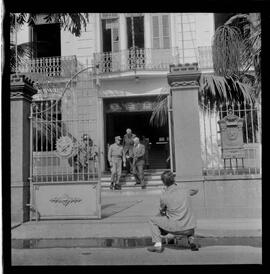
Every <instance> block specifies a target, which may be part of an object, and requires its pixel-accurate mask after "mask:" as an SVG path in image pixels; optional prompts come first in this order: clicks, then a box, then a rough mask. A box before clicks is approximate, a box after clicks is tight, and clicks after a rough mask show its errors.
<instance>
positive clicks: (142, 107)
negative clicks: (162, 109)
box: [105, 101, 155, 112]
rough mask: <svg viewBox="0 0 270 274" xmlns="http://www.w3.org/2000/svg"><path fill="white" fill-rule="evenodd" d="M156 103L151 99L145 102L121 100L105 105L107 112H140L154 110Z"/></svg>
mask: <svg viewBox="0 0 270 274" xmlns="http://www.w3.org/2000/svg"><path fill="white" fill-rule="evenodd" d="M154 103H155V102H151V101H144V102H119V103H110V104H108V105H107V106H106V107H105V111H106V112H140V111H152V110H153V108H154Z"/></svg>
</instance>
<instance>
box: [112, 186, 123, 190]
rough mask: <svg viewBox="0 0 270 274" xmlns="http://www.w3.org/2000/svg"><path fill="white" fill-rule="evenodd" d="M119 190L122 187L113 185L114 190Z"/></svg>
mask: <svg viewBox="0 0 270 274" xmlns="http://www.w3.org/2000/svg"><path fill="white" fill-rule="evenodd" d="M121 188H122V187H121V186H120V185H115V187H114V189H115V190H121Z"/></svg>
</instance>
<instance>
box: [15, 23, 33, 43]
mask: <svg viewBox="0 0 270 274" xmlns="http://www.w3.org/2000/svg"><path fill="white" fill-rule="evenodd" d="M11 39H12V37H11ZM29 41H30V27H29V26H28V25H27V24H24V25H23V26H20V28H19V30H18V32H17V44H22V43H27V42H29ZM13 42H15V36H14V41H13Z"/></svg>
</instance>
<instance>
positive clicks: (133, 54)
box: [127, 16, 145, 69]
mask: <svg viewBox="0 0 270 274" xmlns="http://www.w3.org/2000/svg"><path fill="white" fill-rule="evenodd" d="M133 27H134V29H133V30H134V41H133V38H132V36H133V34H132V19H131V17H127V44H128V49H129V53H128V56H129V64H128V65H129V69H143V68H144V66H145V53H144V17H143V16H134V17H133ZM133 42H134V44H133ZM133 46H134V47H135V51H133V50H132V48H133Z"/></svg>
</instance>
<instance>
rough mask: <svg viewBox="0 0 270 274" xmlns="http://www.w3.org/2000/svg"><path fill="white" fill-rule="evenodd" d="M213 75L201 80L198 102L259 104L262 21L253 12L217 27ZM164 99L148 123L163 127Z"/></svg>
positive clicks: (164, 116) (231, 19) (165, 110)
mask: <svg viewBox="0 0 270 274" xmlns="http://www.w3.org/2000/svg"><path fill="white" fill-rule="evenodd" d="M212 53H213V67H214V75H207V74H202V75H201V77H200V81H199V82H200V88H199V103H200V107H201V108H202V109H204V107H203V99H204V100H207V101H208V102H210V109H211V110H213V108H214V105H216V104H217V105H219V104H223V103H225V102H228V103H238V102H239V103H243V102H247V103H250V104H252V103H254V102H255V101H256V102H258V103H260V96H261V66H260V63H261V20H260V15H259V14H257V13H256V14H255V13H250V14H237V15H234V16H233V17H231V18H230V19H229V20H228V21H227V22H226V23H225V24H224V25H223V26H220V27H219V28H217V30H216V32H215V34H214V38H213V46H212ZM167 115H168V111H167V98H165V99H164V101H162V100H158V101H157V104H156V107H155V108H154V110H153V113H152V116H151V123H153V124H154V125H156V126H162V125H164V121H165V120H167Z"/></svg>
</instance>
